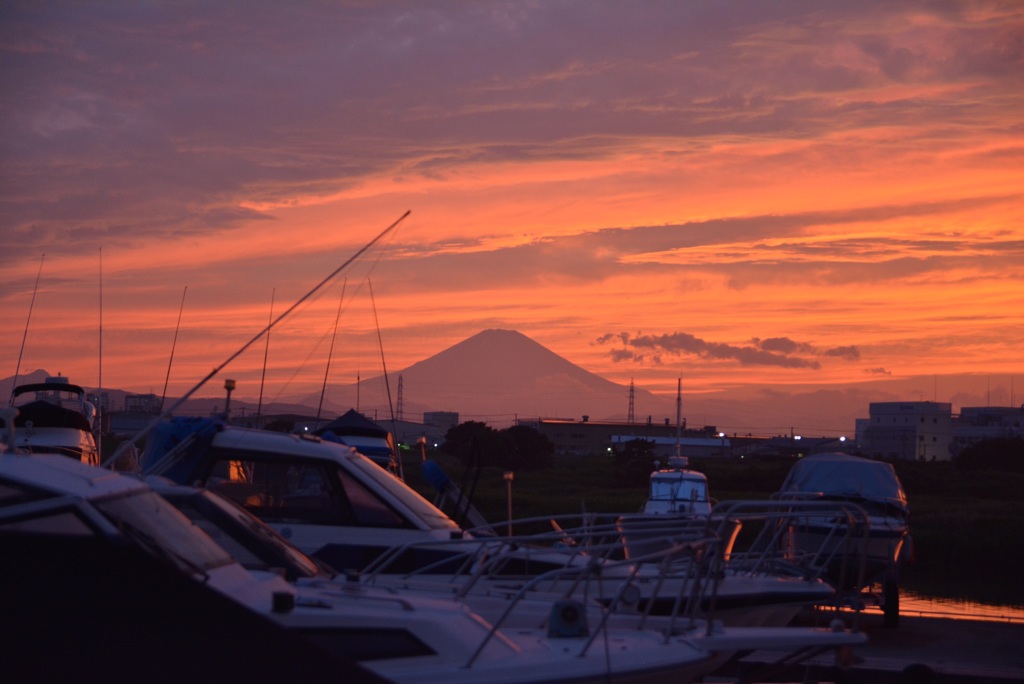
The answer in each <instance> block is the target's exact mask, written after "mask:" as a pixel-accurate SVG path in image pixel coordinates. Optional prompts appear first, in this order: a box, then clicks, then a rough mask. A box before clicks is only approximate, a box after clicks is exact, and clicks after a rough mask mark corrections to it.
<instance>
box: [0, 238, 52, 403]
mask: <svg viewBox="0 0 1024 684" xmlns="http://www.w3.org/2000/svg"><path fill="white" fill-rule="evenodd" d="M45 259H46V253H45V252H44V253H43V256H42V257H41V258H40V259H39V271H38V272H37V273H36V284H35V286H34V287H33V288H32V299H31V300H30V301H29V304H28V318H27V319H26V320H25V332H24V333H23V334H22V336H21V351H19V352H18V365H17V366H15V368H14V384H12V385H11V399H10V401H8V402H7V403H8V406H14V388H15V387H17V386H18V374H19V373H21V356H22V354H24V353H25V340H26V339H28V325H29V323H31V322H32V309H33V307H35V305H36V292H38V291H39V278H40V276H42V275H43V261H44V260H45Z"/></svg>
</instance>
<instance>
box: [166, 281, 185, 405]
mask: <svg viewBox="0 0 1024 684" xmlns="http://www.w3.org/2000/svg"><path fill="white" fill-rule="evenodd" d="M186 292H188V285H186V286H185V289H184V290H183V291H182V293H181V305H180V306H179V307H178V322H177V324H175V326H174V339H173V340H171V357H170V358H169V359H167V375H166V377H164V393H163V394H161V395H160V412H161V413H163V410H164V401H165V400H166V399H167V383H169V382H170V380H171V364H172V363H174V348H175V347H176V346H177V345H178V330H179V329H180V328H181V312H182V311H184V310H185V293H186Z"/></svg>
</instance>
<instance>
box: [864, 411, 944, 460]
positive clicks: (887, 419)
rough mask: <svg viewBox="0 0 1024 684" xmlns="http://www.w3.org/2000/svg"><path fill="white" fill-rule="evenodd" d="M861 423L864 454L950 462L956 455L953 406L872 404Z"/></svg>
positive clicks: (886, 458)
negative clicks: (866, 418) (866, 417)
mask: <svg viewBox="0 0 1024 684" xmlns="http://www.w3.org/2000/svg"><path fill="white" fill-rule="evenodd" d="M868 411H869V413H870V418H868V420H867V422H866V423H863V422H861V423H860V425H859V426H858V432H861V431H863V432H862V434H858V442H859V444H860V448H861V453H862V454H863V455H865V456H868V457H870V458H877V459H882V460H886V461H897V460H915V461H948V460H950V459H951V458H952V451H951V449H950V447H951V446H952V444H953V407H952V405H951V404H948V403H942V402H934V401H883V402H872V403H871V404H869V407H868Z"/></svg>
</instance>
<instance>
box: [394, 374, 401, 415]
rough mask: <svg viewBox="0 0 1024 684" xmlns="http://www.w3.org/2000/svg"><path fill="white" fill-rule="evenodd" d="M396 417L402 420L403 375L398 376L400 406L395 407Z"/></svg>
mask: <svg viewBox="0 0 1024 684" xmlns="http://www.w3.org/2000/svg"><path fill="white" fill-rule="evenodd" d="M395 419H396V420H402V376H401V375H399V376H398V407H397V408H396V409H395Z"/></svg>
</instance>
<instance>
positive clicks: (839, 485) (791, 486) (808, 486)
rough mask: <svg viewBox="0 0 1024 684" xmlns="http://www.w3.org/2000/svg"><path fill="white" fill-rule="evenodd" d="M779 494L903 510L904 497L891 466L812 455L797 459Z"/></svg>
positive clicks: (843, 456)
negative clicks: (872, 504)
mask: <svg viewBox="0 0 1024 684" xmlns="http://www.w3.org/2000/svg"><path fill="white" fill-rule="evenodd" d="M780 491H781V493H783V494H820V495H822V496H825V497H830V498H844V499H853V500H856V499H862V500H865V501H878V502H883V503H889V504H893V505H895V506H897V507H899V508H901V509H903V510H907V495H906V493H905V492H904V491H903V485H902V484H900V480H899V478H898V477H897V476H896V471H895V470H894V469H893V467H892V464H891V463H886V462H884V461H873V460H871V459H867V458H861V457H859V456H851V455H850V454H843V453H830V454H814V455H813V456H807V457H805V458H802V459H800V460H799V461H797V462H796V463H795V464H794V465H793V467H792V468H791V469H790V471H789V474H788V475H787V476H786V480H785V482H783V484H782V489H781V490H780Z"/></svg>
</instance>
